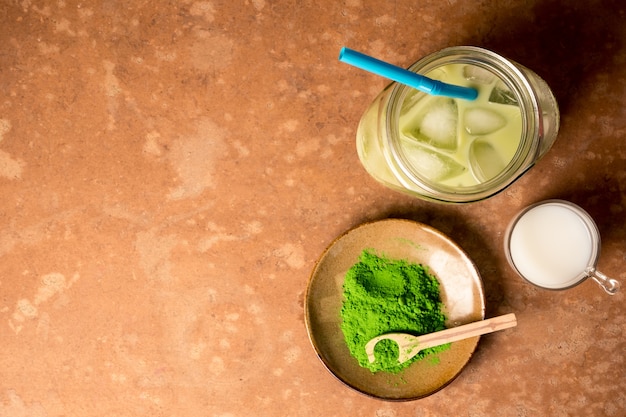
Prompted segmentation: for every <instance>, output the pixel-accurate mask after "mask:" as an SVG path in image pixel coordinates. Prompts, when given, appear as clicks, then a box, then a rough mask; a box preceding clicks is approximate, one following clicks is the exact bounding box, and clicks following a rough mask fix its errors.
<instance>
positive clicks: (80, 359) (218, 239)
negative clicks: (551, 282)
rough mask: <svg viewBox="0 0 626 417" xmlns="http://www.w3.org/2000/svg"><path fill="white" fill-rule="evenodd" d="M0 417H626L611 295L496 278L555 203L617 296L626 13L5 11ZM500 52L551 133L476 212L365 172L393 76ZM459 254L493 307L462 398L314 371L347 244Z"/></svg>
mask: <svg viewBox="0 0 626 417" xmlns="http://www.w3.org/2000/svg"><path fill="white" fill-rule="evenodd" d="M0 28H1V29H0V91H1V92H2V96H1V98H0V192H1V195H2V200H1V201H0V256H1V260H2V262H0V341H1V345H0V416H2V417H6V416H10V417H13V416H137V415H150V416H215V417H239V416H249V415H256V416H272V417H273V416H286V415H289V416H318V415H319V416H332V415H352V416H372V417H374V416H376V417H400V416H414V417H427V416H468V417H477V416H492V415H498V416H506V417H508V416H618V417H619V416H623V415H624V410H625V409H626V396H625V394H624V393H625V392H626V380H625V378H624V375H625V374H626V363H625V362H624V353H625V350H626V345H625V341H624V330H625V326H626V304H625V303H624V294H625V293H626V291H624V292H622V293H620V294H618V295H616V296H614V297H609V296H608V295H606V294H604V293H603V292H602V291H601V290H600V289H599V288H598V287H597V286H596V285H594V284H593V283H592V282H585V283H583V284H582V285H580V286H579V287H577V288H574V289H571V290H568V291H565V292H547V291H543V290H538V289H535V288H533V287H531V286H529V285H528V284H525V283H524V282H522V281H521V280H520V279H519V278H517V277H516V276H515V275H514V274H513V272H512V270H511V269H510V268H509V267H508V265H507V264H506V260H505V257H504V253H503V250H502V237H503V232H504V229H505V227H506V224H507V223H508V221H509V219H510V218H511V217H512V216H513V215H514V214H515V213H516V212H517V211H518V210H519V209H521V208H522V207H524V206H526V205H528V204H530V203H533V202H536V201H538V200H542V199H546V198H556V197H558V198H564V199H567V200H570V201H573V202H575V203H577V204H579V205H581V206H582V207H583V208H585V209H586V210H588V211H589V212H590V213H591V214H592V215H593V216H594V218H595V219H596V220H597V222H598V225H599V228H600V231H601V234H602V239H603V248H602V258H601V260H600V264H599V266H600V269H601V270H603V271H604V272H605V273H607V274H608V275H611V276H613V277H615V278H618V279H620V280H621V281H622V282H623V283H626V272H624V271H625V267H624V266H625V264H626V246H625V242H626V225H625V223H626V222H625V217H626V113H625V110H624V109H626V75H625V73H624V68H625V67H626V6H624V5H623V4H622V2H620V1H617V0H615V1H610V0H604V1H593V0H590V1H585V2H570V1H565V0H563V1H560V2H557V1H515V2H479V1H463V0H449V1H441V0H423V1H408V0H398V1H395V2H381V1H366V0H346V1H318V2H315V1H311V0H305V1H296V0H285V1H282V0H277V1H270V0H250V1H225V0H207V1H195V2H194V1H192V0H189V1H186V0H181V1H163V0H155V1H130V2H122V1H115V0H103V1H74V0H59V1H40V0H3V1H2V2H0ZM460 44H473V45H479V46H484V47H488V48H491V49H494V50H495V51H497V52H500V53H502V54H503V55H506V56H509V57H510V58H513V59H515V60H517V61H518V62H520V63H522V64H524V65H526V66H528V67H529V68H532V69H534V70H535V71H536V72H538V73H539V74H540V75H542V76H543V77H544V78H545V79H546V80H547V81H548V83H549V84H550V85H551V86H552V87H553V89H554V91H555V93H556V95H557V98H558V100H559V103H560V105H561V110H562V128H561V133H560V135H559V139H558V140H557V142H556V144H555V146H554V147H553V149H552V150H551V151H550V152H549V153H548V154H547V156H546V157H545V158H544V159H543V160H541V161H540V162H539V163H538V164H537V166H536V167H535V168H533V170H531V171H530V172H529V173H528V174H527V175H526V176H525V177H524V178H523V179H521V180H520V181H518V182H517V183H516V184H514V185H513V186H512V187H510V188H509V189H508V190H506V191H505V192H503V193H501V194H500V195H498V196H496V197H493V198H492V199H490V200H488V201H485V202H480V203H475V204H471V205H466V206H442V205H436V204H433V203H427V202H423V201H419V200H416V199H412V198H410V197H406V196H403V195H400V194H398V193H396V192H394V191H391V190H388V189H385V188H383V187H381V186H380V185H379V184H378V183H376V182H375V181H374V180H372V179H371V178H370V177H369V176H368V175H367V173H366V172H365V171H364V170H363V169H362V168H361V166H360V165H359V162H358V158H357V155H356V151H355V147H354V135H355V130H356V124H357V122H358V120H359V118H360V116H361V114H362V112H363V111H364V109H365V107H366V106H367V105H368V104H369V102H370V101H371V100H372V99H373V97H374V96H375V95H376V94H377V93H378V92H379V91H380V90H381V89H382V87H383V86H384V85H385V84H386V82H385V81H384V80H382V79H380V78H378V77H376V76H373V75H370V74H367V73H364V72H362V71H359V70H357V69H354V68H351V67H349V66H347V65H344V64H341V63H339V62H338V61H337V55H338V52H339V49H340V48H341V46H344V45H345V46H349V47H351V48H354V49H357V50H361V51H364V52H366V53H370V54H373V55H376V56H378V57H380V58H383V59H386V60H388V61H391V62H394V63H396V64H399V65H403V66H408V65H409V64H410V63H412V62H413V61H415V60H416V59H418V58H419V57H421V56H423V55H425V54H427V53H429V52H432V51H434V50H437V49H439V48H442V47H445V46H452V45H460ZM386 217H404V218H409V219H415V220H419V221H422V222H425V223H427V224H430V225H432V226H434V227H436V228H438V229H440V230H442V231H443V232H444V233H446V234H448V235H449V236H450V237H452V238H453V239H454V240H455V241H456V242H458V243H459V244H460V245H461V246H462V247H463V248H464V249H465V250H466V251H467V252H468V253H469V255H470V256H471V257H472V258H473V259H474V261H475V262H476V264H477V266H478V268H479V270H480V271H481V274H482V276H483V279H484V282H485V289H486V294H487V315H488V316H493V315H496V314H501V313H508V312H515V313H516V314H517V316H518V320H519V325H518V327H517V328H516V329H513V330H512V331H506V332H502V333H500V334H497V335H491V336H488V337H485V338H483V339H482V340H481V343H480V345H479V348H478V350H477V353H476V355H475V356H474V357H473V359H472V361H471V362H470V364H469V366H468V368H467V369H466V370H465V372H464V373H463V374H462V375H461V376H460V377H459V378H458V379H457V380H455V381H454V382H453V383H452V384H451V385H450V386H448V387H446V388H445V389H444V390H442V391H440V392H439V393H437V394H435V395H433V396H432V397H429V398H426V399H423V400H419V401H417V402H410V403H386V402H381V401H376V400H372V399H369V398H366V397H364V396H362V395H360V394H357V393H355V392H353V391H351V390H349V389H347V388H345V387H343V386H342V385H341V384H340V383H339V382H337V381H336V380H335V379H334V378H333V377H332V376H331V375H329V374H328V372H327V371H326V370H325V369H324V368H323V367H322V365H321V364H320V363H319V362H318V360H317V358H316V357H315V353H314V351H313V349H312V347H311V345H310V343H309V341H308V339H307V335H306V330H305V326H304V322H303V297H304V291H305V288H306V284H307V280H308V277H309V274H310V272H311V271H312V269H313V267H314V265H315V261H316V259H317V258H318V257H319V256H320V254H321V253H322V252H323V250H324V249H325V247H326V246H327V245H328V244H329V243H330V242H331V241H332V240H333V239H334V238H335V237H336V236H337V235H339V234H340V233H343V232H344V231H345V230H347V229H349V228H351V227H353V226H356V225H358V224H360V223H362V222H364V221H368V220H375V219H381V218H386Z"/></svg>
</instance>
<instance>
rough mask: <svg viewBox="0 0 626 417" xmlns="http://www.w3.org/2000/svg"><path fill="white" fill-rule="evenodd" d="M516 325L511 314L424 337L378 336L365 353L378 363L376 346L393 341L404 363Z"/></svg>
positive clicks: (515, 320)
mask: <svg viewBox="0 0 626 417" xmlns="http://www.w3.org/2000/svg"><path fill="white" fill-rule="evenodd" d="M516 325H517V318H516V317H515V314H513V313H510V314H505V315H503V316H498V317H493V318H491V319H487V320H481V321H476V322H474V323H469V324H464V325H462V326H458V327H452V328H450V329H445V330H441V331H438V332H434V333H429V334H425V335H422V336H413V335H410V334H406V333H387V334H383V335H381V336H377V337H375V338H373V339H371V340H370V341H369V342H367V344H366V345H365V353H367V357H368V359H369V361H370V362H374V361H376V357H375V356H374V346H376V344H377V343H378V342H380V341H381V340H383V339H389V340H393V341H394V342H396V343H397V344H398V347H399V348H400V353H399V355H398V362H399V363H403V362H406V361H408V360H409V359H411V358H412V357H413V356H415V355H417V354H418V352H419V351H421V350H424V349H428V348H431V347H435V346H439V345H445V344H446V343H451V342H457V341H459V340H463V339H468V338H470V337H474V336H480V335H481V334H487V333H492V332H496V331H498V330H504V329H508V328H509V327H515V326H516Z"/></svg>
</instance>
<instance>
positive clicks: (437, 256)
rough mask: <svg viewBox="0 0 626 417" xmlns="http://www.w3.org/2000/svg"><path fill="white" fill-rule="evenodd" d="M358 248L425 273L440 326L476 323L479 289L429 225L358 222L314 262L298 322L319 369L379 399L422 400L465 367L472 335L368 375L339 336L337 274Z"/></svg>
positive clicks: (464, 263)
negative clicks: (435, 292)
mask: <svg viewBox="0 0 626 417" xmlns="http://www.w3.org/2000/svg"><path fill="white" fill-rule="evenodd" d="M364 249H373V250H374V251H375V252H376V253H379V254H381V253H382V254H384V255H385V256H387V257H389V258H393V259H406V260H408V261H411V262H414V263H421V264H423V265H427V266H428V267H429V268H430V272H431V273H433V274H434V275H435V276H436V277H437V278H438V280H439V283H440V284H441V285H440V287H441V298H442V302H443V305H444V313H445V314H446V317H447V323H446V325H447V327H453V326H457V325H459V324H465V323H470V322H473V321H477V320H482V319H484V314H485V300H484V293H483V285H482V281H481V279H480V275H479V273H478V270H477V269H476V266H475V265H474V263H473V262H472V261H471V260H470V259H469V258H468V256H467V255H466V254H465V252H463V250H462V249H461V248H460V247H459V246H457V245H456V244H455V243H454V242H453V241H451V240H450V239H449V238H448V237H447V236H445V235H443V234H442V233H441V232H439V231H437V230H435V229H433V228H432V227H430V226H427V225H424V224H421V223H417V222H413V221H409V220H399V219H388V220H381V221H377V222H372V223H366V224H364V225H362V226H359V227H357V228H355V229H352V230H350V231H348V232H347V233H345V234H344V235H342V236H340V237H339V238H337V239H336V240H335V241H334V242H333V243H332V244H331V245H330V246H329V247H328V249H326V251H325V252H324V253H323V254H322V256H321V258H320V260H319V261H318V263H317V265H316V267H315V269H314V270H313V273H312V275H311V280H310V282H309V286H308V289H307V295H306V305H305V310H306V311H305V318H306V326H307V331H308V333H309V338H310V339H311V343H312V344H313V347H314V348H315V350H316V352H317V354H318V356H319V358H320V359H321V361H322V363H323V364H324V365H325V366H326V368H327V369H328V370H329V371H330V372H331V373H332V374H333V375H335V376H336V377H337V378H338V379H339V380H340V381H342V382H343V383H345V384H346V385H348V386H349V387H351V388H353V389H355V390H357V391H359V392H361V393H363V394H366V395H369V396H372V397H376V398H382V399H385V400H397V401H399V400H414V399H418V398H423V397H426V396H428V395H430V394H433V393H434V392H436V391H438V390H440V389H441V388H443V387H445V386H446V385H447V384H449V383H450V382H452V381H453V380H454V379H455V378H456V377H457V376H458V375H459V373H460V372H461V371H462V370H463V368H464V367H465V365H466V364H467V363H468V362H469V360H470V358H471V356H472V354H473V352H474V350H475V349H476V345H477V344H478V340H479V337H474V338H470V339H466V340H463V341H460V342H455V343H453V344H452V345H451V347H450V349H447V350H444V351H443V352H440V353H437V354H434V355H429V356H427V357H426V358H424V359H423V360H421V361H417V362H415V363H413V364H412V365H411V366H409V367H408V368H406V369H405V370H403V371H402V372H400V373H398V374H391V373H388V372H377V373H372V372H371V371H369V370H368V369H366V368H363V367H361V366H360V365H359V364H358V362H357V361H356V359H354V358H353V357H352V356H351V355H350V352H349V351H348V347H347V346H346V343H345V341H344V337H343V333H342V332H341V328H340V325H341V316H340V311H341V305H342V302H343V289H342V286H343V280H344V276H345V273H346V272H347V271H348V269H350V267H351V266H352V265H354V264H355V263H356V262H358V257H359V255H360V254H361V252H362V251H363V250H364Z"/></svg>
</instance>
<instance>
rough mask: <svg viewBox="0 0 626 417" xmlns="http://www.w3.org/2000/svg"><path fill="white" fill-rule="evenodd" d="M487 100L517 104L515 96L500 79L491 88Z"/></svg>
mask: <svg viewBox="0 0 626 417" xmlns="http://www.w3.org/2000/svg"><path fill="white" fill-rule="evenodd" d="M489 101H490V102H492V103H498V104H508V105H513V106H517V105H518V102H517V97H515V94H514V93H513V92H512V91H511V89H510V88H509V87H507V85H506V84H504V83H503V82H502V81H498V83H497V84H496V86H495V87H494V88H493V90H491V95H490V96H489Z"/></svg>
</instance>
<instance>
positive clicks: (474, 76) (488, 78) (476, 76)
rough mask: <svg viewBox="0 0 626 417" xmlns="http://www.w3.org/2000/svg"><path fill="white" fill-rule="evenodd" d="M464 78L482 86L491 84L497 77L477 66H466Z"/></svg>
mask: <svg viewBox="0 0 626 417" xmlns="http://www.w3.org/2000/svg"><path fill="white" fill-rule="evenodd" d="M463 77H465V79H466V80H469V81H474V82H476V83H480V84H491V83H492V82H493V81H494V80H495V79H496V76H495V75H494V74H493V73H492V72H491V71H489V70H487V69H485V68H482V67H477V66H475V65H466V66H464V67H463Z"/></svg>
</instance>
